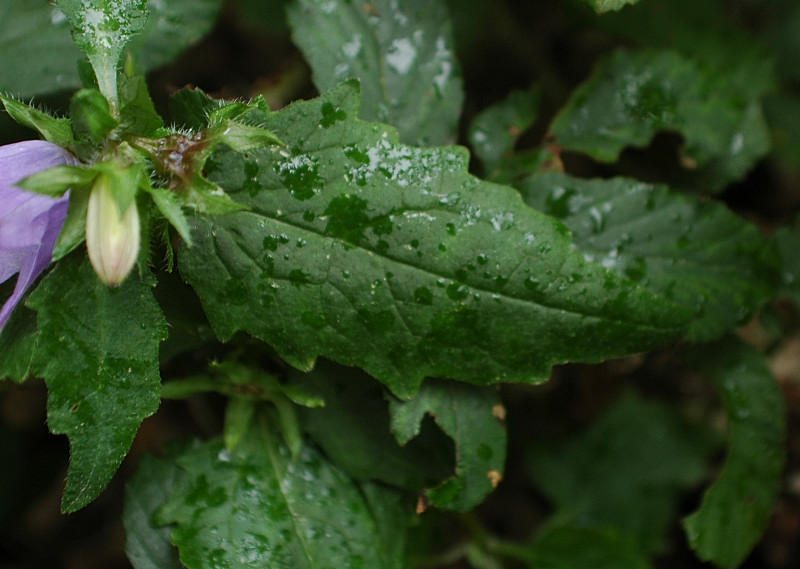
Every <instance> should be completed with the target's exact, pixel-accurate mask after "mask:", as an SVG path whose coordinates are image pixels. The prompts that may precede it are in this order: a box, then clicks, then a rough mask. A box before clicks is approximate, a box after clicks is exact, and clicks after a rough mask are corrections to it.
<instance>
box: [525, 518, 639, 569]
mask: <svg viewBox="0 0 800 569" xmlns="http://www.w3.org/2000/svg"><path fill="white" fill-rule="evenodd" d="M523 557H525V558H526V559H527V561H528V567H530V568H531V569H588V568H589V567H591V569H649V567H650V564H649V563H648V562H647V558H646V557H645V556H644V555H642V552H641V550H639V548H638V547H637V546H636V543H635V542H634V541H633V540H632V539H631V538H630V537H629V536H627V535H625V534H621V533H619V532H617V531H615V530H613V529H605V528H601V529H596V528H581V527H575V526H571V525H563V526H557V527H550V528H547V529H546V530H545V531H544V532H543V533H542V535H540V536H538V537H537V539H536V541H535V542H534V543H533V544H532V545H530V546H529V547H528V549H527V551H526V552H524V555H523Z"/></svg>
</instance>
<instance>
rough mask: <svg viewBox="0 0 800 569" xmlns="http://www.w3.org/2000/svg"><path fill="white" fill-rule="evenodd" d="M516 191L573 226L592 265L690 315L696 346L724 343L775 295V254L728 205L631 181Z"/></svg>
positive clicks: (539, 182) (547, 178)
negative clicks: (725, 337) (727, 334)
mask: <svg viewBox="0 0 800 569" xmlns="http://www.w3.org/2000/svg"><path fill="white" fill-rule="evenodd" d="M517 185H518V187H519V188H520V190H521V191H522V192H523V195H524V196H525V200H526V201H527V203H528V204H530V205H531V206H533V207H535V208H536V209H538V210H540V211H542V212H544V213H546V214H548V215H552V216H554V217H556V218H558V219H560V220H562V221H563V222H564V223H566V224H567V226H568V227H569V228H570V230H572V234H573V239H574V242H575V246H576V247H577V248H578V250H580V251H581V252H582V253H583V254H584V255H585V256H586V258H587V259H588V260H591V261H594V262H596V263H599V264H600V265H602V266H604V267H606V268H607V269H609V270H611V271H614V272H615V273H617V274H618V275H620V276H621V277H625V278H629V279H631V280H633V281H635V282H637V283H639V284H640V285H642V286H644V287H646V288H648V289H650V290H652V291H653V292H656V293H658V294H661V295H664V296H666V297H667V298H670V299H671V300H673V301H674V302H675V303H676V304H680V305H681V306H687V307H691V308H692V309H693V311H694V315H695V317H694V318H695V319H694V322H693V323H692V325H691V327H690V328H689V334H688V336H689V338H690V339H692V340H696V341H710V340H714V339H716V338H719V337H720V336H721V335H722V334H724V333H725V332H727V331H729V330H731V329H732V328H734V327H735V326H736V325H738V324H741V323H742V322H743V320H744V319H745V318H746V317H747V316H749V315H750V314H751V313H752V312H753V311H754V310H755V309H757V308H759V307H760V306H761V305H762V304H763V303H764V302H766V301H767V300H768V299H769V298H770V297H771V296H772V295H773V294H774V290H775V285H776V284H777V280H778V277H777V275H776V274H775V272H774V269H773V267H774V266H775V260H774V259H772V256H773V253H774V251H773V250H772V249H771V248H770V246H769V245H768V244H767V242H766V241H765V240H764V239H763V238H762V237H761V234H760V232H759V230H758V228H756V227H755V226H754V225H752V224H750V223H748V222H746V221H745V220H743V219H741V218H739V217H738V216H736V215H734V214H733V213H731V212H730V211H729V210H728V209H727V208H726V207H725V206H723V205H722V204H719V203H716V202H713V201H701V200H698V199H696V198H692V197H687V196H684V195H681V194H677V193H674V192H671V191H670V190H669V189H668V188H667V187H666V186H653V185H650V184H645V183H642V182H638V181H636V180H631V179H626V178H614V179H611V180H600V179H595V180H581V179H578V178H572V177H571V176H569V175H567V174H561V173H556V172H552V173H543V174H539V175H535V176H530V177H528V178H527V179H525V180H523V181H521V182H519V183H518V184H517Z"/></svg>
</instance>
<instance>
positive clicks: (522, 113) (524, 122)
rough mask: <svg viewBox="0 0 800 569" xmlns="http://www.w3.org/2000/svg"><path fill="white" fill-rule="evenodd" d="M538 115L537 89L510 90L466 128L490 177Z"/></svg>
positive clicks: (470, 140)
mask: <svg viewBox="0 0 800 569" xmlns="http://www.w3.org/2000/svg"><path fill="white" fill-rule="evenodd" d="M538 114H539V89H530V90H528V91H513V92H512V93H511V94H509V95H508V97H507V98H506V99H504V100H503V101H501V102H499V103H497V104H495V105H493V106H491V107H489V108H488V109H485V110H484V111H482V112H481V113H480V114H479V115H478V116H476V117H475V119H474V120H473V121H472V124H471V125H470V128H469V142H470V145H471V146H472V148H473V150H474V152H475V155H476V156H477V157H478V158H479V159H480V161H481V163H482V164H483V169H484V172H485V174H486V177H487V178H489V179H492V178H494V177H495V172H496V171H497V169H498V168H499V167H500V165H501V163H502V161H503V159H504V158H506V157H508V156H509V155H510V154H511V153H512V152H513V150H514V145H515V144H516V143H517V140H518V139H519V137H520V135H522V133H524V132H525V131H526V130H527V129H528V128H530V126H531V125H533V123H534V121H536V119H537V117H538Z"/></svg>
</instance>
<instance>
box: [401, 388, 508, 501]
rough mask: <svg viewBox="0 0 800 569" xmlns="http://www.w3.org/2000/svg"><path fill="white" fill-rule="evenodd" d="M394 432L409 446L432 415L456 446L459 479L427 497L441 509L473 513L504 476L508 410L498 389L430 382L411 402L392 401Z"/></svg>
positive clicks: (453, 480) (456, 477)
mask: <svg viewBox="0 0 800 569" xmlns="http://www.w3.org/2000/svg"><path fill="white" fill-rule="evenodd" d="M389 408H390V410H391V415H392V432H394V434H395V437H396V438H397V440H398V441H399V442H400V443H401V444H405V443H406V442H408V441H409V440H411V439H412V438H413V437H415V436H417V435H418V434H419V431H420V424H421V422H422V420H423V419H424V418H425V416H426V415H430V416H431V417H433V419H434V420H435V421H436V424H437V425H439V427H440V428H441V429H442V430H443V431H444V432H445V433H447V435H448V436H450V437H451V438H452V439H453V442H454V443H455V454H456V464H455V475H454V476H453V477H452V478H449V479H448V480H446V481H445V482H443V483H442V484H440V485H438V486H436V487H435V488H431V489H429V490H428V491H427V492H426V494H427V496H428V498H429V499H430V501H431V503H432V504H433V505H435V506H437V507H440V508H446V509H450V510H456V511H459V512H467V511H469V510H471V509H473V508H474V507H476V506H477V505H478V504H480V503H481V502H483V500H484V499H485V498H486V496H487V495H488V494H489V493H490V492H492V490H494V488H495V487H496V486H497V484H498V483H499V482H500V479H501V478H502V476H503V470H504V468H505V462H506V432H505V428H504V426H503V423H502V421H503V419H505V410H504V408H503V404H502V403H501V401H500V394H499V393H498V391H497V389H494V388H491V387H476V386H474V385H466V384H463V383H457V382H454V381H447V382H445V381H434V380H429V381H427V382H425V383H424V384H423V385H422V387H421V388H420V390H419V392H418V393H417V394H416V396H414V397H413V398H412V399H409V400H408V401H400V400H397V399H394V400H392V401H390V406H389Z"/></svg>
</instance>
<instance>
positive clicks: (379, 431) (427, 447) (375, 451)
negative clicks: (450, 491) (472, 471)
mask: <svg viewBox="0 0 800 569" xmlns="http://www.w3.org/2000/svg"><path fill="white" fill-rule="evenodd" d="M289 385H298V386H301V387H303V388H305V389H307V390H309V391H313V392H314V393H318V394H319V395H320V396H321V397H322V398H323V399H324V401H325V405H324V407H318V408H315V409H302V410H299V413H300V415H301V418H302V423H303V427H304V428H305V430H306V431H307V432H308V433H309V434H310V435H311V437H313V439H314V441H315V442H316V443H317V444H319V445H320V447H321V448H322V449H323V450H324V451H325V454H326V455H327V456H328V457H330V458H331V460H333V461H334V462H335V463H336V464H337V465H338V466H339V467H341V468H342V469H344V470H345V471H346V472H347V473H348V474H350V476H353V477H355V478H358V479H361V480H379V481H381V482H385V483H387V484H391V485H393V486H399V487H402V488H407V489H409V490H414V491H417V492H418V491H420V490H422V489H423V488H424V487H425V486H431V485H434V484H436V483H438V482H439V481H441V480H443V479H444V478H446V477H447V476H449V475H450V474H452V472H453V458H452V456H453V447H452V444H450V441H449V439H447V437H446V436H444V435H443V434H442V433H441V431H439V429H437V428H436V427H434V426H433V425H427V428H425V429H424V432H423V433H422V435H421V436H419V437H417V438H414V439H413V440H411V441H408V442H407V444H404V445H403V446H402V447H401V446H399V445H398V443H397V440H396V439H395V438H394V437H393V436H392V434H391V430H390V424H389V409H388V404H387V403H386V401H385V400H384V395H383V387H382V386H381V384H380V383H378V382H377V381H375V380H373V379H372V378H370V377H369V376H367V375H366V374H365V373H363V372H361V371H360V370H357V369H353V368H345V367H341V366H334V365H332V364H330V363H329V362H325V361H322V362H319V364H318V365H317V366H315V368H314V370H313V371H311V372H310V373H307V374H300V373H294V374H292V376H291V383H290V384H289Z"/></svg>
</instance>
